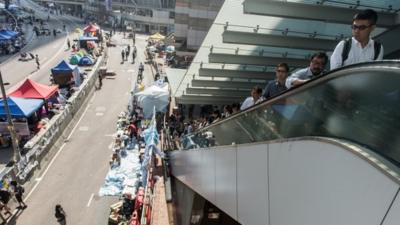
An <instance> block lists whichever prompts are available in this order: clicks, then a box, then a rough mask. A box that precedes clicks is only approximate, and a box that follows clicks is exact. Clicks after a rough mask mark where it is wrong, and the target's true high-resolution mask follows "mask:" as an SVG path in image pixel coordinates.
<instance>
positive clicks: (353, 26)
mask: <svg viewBox="0 0 400 225" xmlns="http://www.w3.org/2000/svg"><path fill="white" fill-rule="evenodd" d="M371 26H372V25H368V26H367V25H360V26H357V25H351V29H353V30H365V29H367V28H369V27H371Z"/></svg>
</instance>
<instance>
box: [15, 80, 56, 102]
mask: <svg viewBox="0 0 400 225" xmlns="http://www.w3.org/2000/svg"><path fill="white" fill-rule="evenodd" d="M57 90H58V87H57V86H47V85H43V84H39V83H37V82H35V81H33V80H31V79H26V80H25V81H24V83H23V84H22V85H21V86H19V88H18V89H17V90H14V91H13V92H11V93H9V94H8V95H9V96H14V97H20V98H41V99H49V98H50V97H51V96H52V95H54V93H56V92H57Z"/></svg>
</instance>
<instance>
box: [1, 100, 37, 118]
mask: <svg viewBox="0 0 400 225" xmlns="http://www.w3.org/2000/svg"><path fill="white" fill-rule="evenodd" d="M7 103H8V106H9V107H10V113H11V116H12V117H14V118H27V117H29V116H30V115H32V114H33V113H34V112H36V111H37V110H38V109H39V108H40V107H42V105H43V104H44V101H43V100H41V99H25V98H16V97H7ZM6 115H7V114H6V110H5V107H4V101H3V99H1V100H0V116H1V117H5V116H6Z"/></svg>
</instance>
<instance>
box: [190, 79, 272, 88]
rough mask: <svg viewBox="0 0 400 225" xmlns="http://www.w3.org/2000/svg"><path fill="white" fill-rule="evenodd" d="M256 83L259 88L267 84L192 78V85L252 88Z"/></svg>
mask: <svg viewBox="0 0 400 225" xmlns="http://www.w3.org/2000/svg"><path fill="white" fill-rule="evenodd" d="M256 85H258V86H260V87H261V88H264V87H265V86H266V85H267V82H243V81H216V80H192V87H217V88H242V89H252V88H253V87H254V86H256Z"/></svg>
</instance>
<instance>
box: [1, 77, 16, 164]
mask: <svg viewBox="0 0 400 225" xmlns="http://www.w3.org/2000/svg"><path fill="white" fill-rule="evenodd" d="M0 88H1V94H2V96H3V104H4V109H5V112H6V114H7V122H8V126H7V128H8V130H9V131H10V134H11V142H12V146H13V164H15V163H17V162H18V161H19V159H20V157H19V156H20V155H19V154H20V152H19V146H18V141H17V133H16V132H15V127H14V123H13V121H12V119H11V112H10V107H9V106H8V102H7V95H6V90H5V89H4V83H3V75H2V74H1V72H0Z"/></svg>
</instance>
